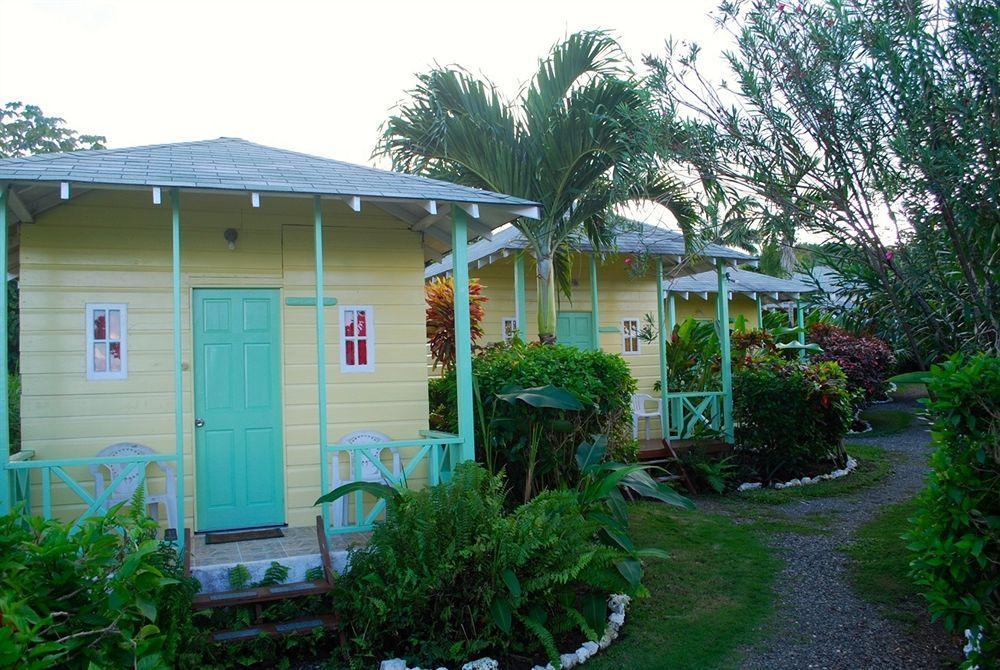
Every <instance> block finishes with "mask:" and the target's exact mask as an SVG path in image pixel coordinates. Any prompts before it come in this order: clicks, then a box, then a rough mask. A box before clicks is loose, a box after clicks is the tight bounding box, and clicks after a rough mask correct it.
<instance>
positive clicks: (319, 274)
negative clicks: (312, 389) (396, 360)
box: [313, 195, 330, 529]
mask: <svg viewBox="0 0 1000 670" xmlns="http://www.w3.org/2000/svg"><path fill="white" fill-rule="evenodd" d="M313 240H314V243H313V246H314V247H315V252H316V259H315V262H316V403H317V406H316V409H317V413H318V419H319V426H318V428H319V430H318V431H317V435H318V437H319V487H320V494H325V493H327V492H328V491H329V490H330V471H329V468H328V464H327V462H326V447H327V440H326V420H327V416H326V323H325V322H324V320H323V303H324V302H325V301H324V298H323V288H324V284H325V282H326V278H325V276H324V273H323V202H322V200H321V199H320V197H319V196H318V195H316V196H313ZM329 507H330V506H329V505H323V508H322V509H323V527H324V529H326V528H329V527H330V519H329V515H330V510H329Z"/></svg>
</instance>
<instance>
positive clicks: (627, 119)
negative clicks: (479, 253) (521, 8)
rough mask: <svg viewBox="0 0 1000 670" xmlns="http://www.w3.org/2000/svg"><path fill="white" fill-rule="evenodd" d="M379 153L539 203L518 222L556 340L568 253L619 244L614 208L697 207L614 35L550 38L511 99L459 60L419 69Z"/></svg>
mask: <svg viewBox="0 0 1000 670" xmlns="http://www.w3.org/2000/svg"><path fill="white" fill-rule="evenodd" d="M410 96H411V99H410V100H409V101H408V102H406V103H404V104H403V105H402V106H401V107H400V108H399V109H398V110H397V112H396V114H394V115H393V116H391V117H390V118H389V120H388V121H387V122H386V124H385V127H384V131H383V135H382V140H381V144H380V146H379V149H378V151H379V152H380V153H382V154H384V155H388V156H389V157H390V158H391V159H392V164H393V167H394V168H395V169H397V170H402V171H405V172H412V173H416V174H422V175H427V176H430V177H437V178H442V179H447V180H450V181H454V182H457V183H460V184H464V185H466V186H475V187H478V188H484V189H488V190H492V191H498V192H501V193H509V194H511V195H516V196H520V197H523V198H527V199H530V200H534V201H537V202H540V203H541V204H542V205H543V206H544V209H543V211H542V219H541V220H533V219H525V218H522V219H518V220H517V221H515V222H514V226H515V227H517V228H518V230H520V231H521V233H522V234H523V235H524V236H525V238H526V239H527V241H528V248H529V251H530V253H531V254H532V255H533V256H534V258H535V261H536V267H537V271H538V276H537V286H538V291H537V295H538V297H539V300H538V334H539V337H540V338H541V339H542V341H546V342H549V341H554V339H555V329H556V286H557V285H558V286H559V288H560V289H561V290H562V292H563V293H565V294H566V295H567V296H568V295H569V293H570V281H571V278H570V263H571V254H570V251H571V250H572V248H573V247H574V244H575V242H577V241H578V240H579V239H580V238H581V237H586V238H587V239H588V240H589V241H590V242H591V243H592V244H593V245H594V248H595V249H597V251H599V252H600V251H603V250H607V249H610V248H611V247H612V246H613V239H614V233H615V225H614V223H613V222H612V221H611V220H610V219H611V218H612V217H611V216H610V215H611V214H612V210H613V209H614V207H615V206H617V205H620V204H623V203H627V202H630V201H635V200H647V201H652V202H656V203H659V204H661V205H663V206H665V207H666V208H668V209H669V210H670V211H671V212H672V213H673V214H674V216H675V217H676V218H677V220H678V222H679V223H680V224H681V225H682V226H685V227H689V226H690V225H692V224H693V221H694V209H693V207H692V206H691V204H690V203H689V202H688V200H687V199H686V198H685V196H684V191H683V189H682V187H681V185H680V184H679V182H677V181H676V180H674V179H673V178H671V177H669V176H667V174H666V173H664V172H663V171H662V170H661V169H660V168H659V165H658V164H657V163H656V161H655V160H653V157H652V155H651V151H650V149H651V146H652V145H651V144H650V143H649V136H648V134H647V132H646V130H647V129H648V127H649V124H648V123H647V120H648V111H649V108H648V104H647V97H646V95H645V94H644V92H643V90H642V88H641V87H640V85H639V83H638V81H637V80H636V78H635V76H634V74H633V72H632V70H631V68H630V65H629V63H628V61H627V59H626V58H625V56H624V54H623V53H622V51H621V48H620V47H619V46H618V44H617V43H616V42H615V40H614V39H613V38H612V37H611V36H610V35H608V34H607V33H605V32H600V31H597V32H578V33H574V34H572V35H570V36H569V37H567V38H566V39H565V40H563V41H561V42H559V43H557V44H556V45H555V46H553V48H552V51H551V53H550V54H549V56H548V57H547V58H545V59H543V60H542V61H541V62H540V63H539V67H538V71H537V72H536V73H535V75H534V77H533V78H532V80H531V81H530V82H529V84H528V85H527V86H526V87H525V88H524V90H523V92H522V93H521V94H520V95H519V96H517V98H515V99H513V100H509V99H507V98H505V97H504V95H503V94H502V93H501V92H500V91H499V90H498V89H497V87H496V86H495V85H494V84H493V83H492V82H490V81H489V80H484V79H477V78H475V77H473V76H472V75H471V74H469V73H468V72H466V71H465V70H462V69H460V68H457V67H449V68H435V69H433V70H431V71H430V72H427V73H425V74H422V75H420V76H419V78H418V82H417V86H416V87H415V88H414V89H413V90H412V91H410Z"/></svg>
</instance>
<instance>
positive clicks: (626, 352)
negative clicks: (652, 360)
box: [621, 316, 642, 356]
mask: <svg viewBox="0 0 1000 670" xmlns="http://www.w3.org/2000/svg"><path fill="white" fill-rule="evenodd" d="M628 321H635V351H629V350H628V349H627V348H626V347H625V340H627V339H628V329H627V328H626V327H625V324H626V323H627V322H628ZM640 323H641V322H640V321H639V319H637V318H635V317H631V316H627V317H625V318H624V319H622V324H621V328H622V356H639V355H641V354H642V338H641V337H639V331H641V330H642V328H641V326H640Z"/></svg>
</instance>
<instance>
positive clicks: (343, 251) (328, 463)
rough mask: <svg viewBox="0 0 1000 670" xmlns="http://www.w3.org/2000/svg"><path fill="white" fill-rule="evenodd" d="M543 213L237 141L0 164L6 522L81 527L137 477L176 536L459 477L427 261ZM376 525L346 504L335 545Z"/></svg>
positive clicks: (463, 442) (289, 521)
mask: <svg viewBox="0 0 1000 670" xmlns="http://www.w3.org/2000/svg"><path fill="white" fill-rule="evenodd" d="M538 216H539V207H538V205H537V204H536V203H533V202H530V201H525V200H521V199H518V198H513V197H510V196H506V195H502V194H497V193H490V192H486V191H481V190H476V189H471V188H466V187H461V186H456V185H454V184H450V183H446V182H441V181H436V180H431V179H423V178H419V177H414V176H410V175H402V174H397V173H393V172H387V171H381V170H376V169H373V168H368V167H361V166H356V165H351V164H348V163H343V162H339V161H334V160H328V159H324V158H318V157H314V156H309V155H305V154H301V153H297V152H292V151H286V150H281V149H274V148H270V147H265V146H261V145H258V144H253V143H251V142H247V141H244V140H240V139H232V138H221V139H218V140H210V141H203V142H188V143H180V144H167V145H158V146H150V147H139V148H131V149H115V150H101V151H81V152H75V153H61V154H46V155H37V156H31V157H27V158H16V159H7V160H2V161H0V221H4V224H5V226H6V227H8V228H9V230H10V235H9V237H10V239H11V240H13V241H14V243H13V244H11V245H10V253H9V256H10V259H9V260H10V262H9V267H13V268H17V272H18V273H19V279H20V328H21V332H20V341H21V360H20V372H21V376H22V388H23V391H22V397H21V422H22V451H21V452H20V453H18V454H14V455H13V456H11V457H10V458H9V459H8V457H7V451H8V449H7V445H6V443H5V444H4V445H3V446H2V451H3V458H2V460H0V469H2V470H3V472H2V473H0V475H2V477H0V512H3V511H6V510H7V509H10V508H11V507H13V506H15V505H17V504H23V505H27V506H30V511H31V512H32V513H36V514H43V515H45V516H56V517H60V518H64V519H76V518H81V517H84V516H87V515H89V514H93V513H95V512H98V511H101V510H103V509H105V508H107V506H108V505H109V504H111V503H113V502H116V501H118V500H120V499H122V498H123V497H127V495H128V494H129V493H130V492H131V491H132V490H134V489H135V488H136V486H137V485H138V484H140V483H143V482H144V481H145V484H146V490H147V501H148V502H150V503H151V507H152V508H154V509H156V510H157V511H158V512H160V513H161V515H162V516H164V517H165V525H166V526H167V527H168V537H174V536H175V533H176V537H177V539H178V540H179V541H183V538H184V532H183V531H184V529H185V528H187V529H194V530H195V531H197V532H202V531H208V532H211V531H227V530H232V529H247V528H256V527H281V526H309V525H311V524H313V523H314V519H315V517H316V514H317V511H318V508H316V507H314V506H313V503H314V501H315V500H316V498H317V497H318V496H319V495H321V494H322V493H324V492H326V491H328V490H330V489H331V488H332V487H333V486H334V485H336V484H339V483H344V482H349V481H353V480H358V479H370V480H378V481H382V480H386V481H394V482H405V483H406V484H407V485H409V486H419V485H421V484H422V483H423V482H427V481H431V482H436V481H440V480H442V479H445V478H447V476H448V473H449V471H450V468H451V467H452V466H453V465H454V463H455V462H457V461H458V460H463V459H468V458H471V457H472V454H473V453H474V451H473V444H472V413H471V412H472V396H471V372H470V370H471V362H470V361H471V358H470V352H469V350H468V347H463V348H460V351H459V365H460V366H461V368H462V370H463V373H462V374H463V383H462V384H461V385H460V389H459V405H460V407H461V408H463V423H462V425H461V426H460V433H459V434H458V435H447V434H440V433H432V432H429V431H428V430H427V428H428V423H427V421H428V408H427V404H428V401H427V379H426V358H425V328H424V300H423V279H424V267H425V264H426V262H427V261H428V260H429V259H431V258H435V257H437V258H439V257H440V256H441V254H442V253H444V252H447V251H449V250H451V249H452V248H453V247H454V248H456V249H459V250H460V251H459V253H460V254H461V253H462V252H463V251H464V250H465V248H466V243H467V241H468V240H469V239H470V238H472V237H478V236H483V235H485V236H489V235H491V231H492V230H493V229H495V228H497V227H498V226H501V225H503V224H505V223H507V222H509V221H511V220H513V219H515V218H517V217H538ZM3 252H4V254H7V253H8V251H7V249H6V248H4V249H3ZM460 274H462V273H460ZM460 281H467V279H465V280H463V279H461V277H460ZM457 311H458V314H459V319H460V317H461V315H462V313H463V310H462V309H460V308H459V309H458V310H457ZM464 313H465V315H466V318H465V324H464V328H465V329H466V330H467V329H468V323H467V321H468V318H467V316H468V310H467V308H466V309H465V310H464ZM462 327H463V324H462V323H461V319H460V321H459V329H461V328H462ZM467 339H468V338H466V340H467ZM3 359H4V361H6V357H3ZM4 388H6V387H4ZM4 402H5V401H4ZM4 416H6V414H5V413H4ZM0 435H2V436H3V439H4V440H6V439H7V427H6V426H2V427H0ZM373 445H375V446H373ZM357 503H361V504H357ZM379 509H380V508H379V507H378V504H377V503H376V502H375V501H373V500H369V499H368V498H363V499H362V498H361V497H360V494H359V496H358V497H354V496H352V498H351V499H350V500H346V499H345V501H344V504H343V505H333V506H330V508H327V509H324V513H325V514H326V526H327V530H328V531H329V532H330V533H337V532H344V531H355V530H363V529H365V528H368V527H370V525H371V523H372V521H373V520H374V519H375V518H377V515H378V513H379Z"/></svg>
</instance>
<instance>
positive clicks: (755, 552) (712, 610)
mask: <svg viewBox="0 0 1000 670" xmlns="http://www.w3.org/2000/svg"><path fill="white" fill-rule="evenodd" d="M632 535H633V539H634V540H635V542H636V546H640V547H658V548H661V549H664V550H666V551H667V552H669V553H670V559H669V560H662V559H649V560H648V561H646V570H647V572H646V577H645V580H644V581H645V583H646V585H647V586H648V588H649V591H650V594H651V595H650V597H649V598H644V599H641V600H636V601H633V603H632V606H631V607H630V608H629V612H628V619H627V622H626V624H625V628H624V629H623V630H622V637H621V638H620V639H619V640H618V642H616V643H615V644H613V645H612V646H611V647H610V648H609V649H607V650H606V651H604V652H601V653H600V654H599V655H597V656H596V657H594V659H593V660H592V661H590V662H588V663H587V665H586V667H587V668H588V670H622V668H636V669H638V668H671V669H674V670H683V669H684V668H699V669H703V668H716V667H734V666H738V665H739V663H738V661H739V659H738V653H737V649H738V648H739V647H741V646H742V645H745V644H748V643H750V642H753V641H754V640H756V639H757V636H758V635H762V634H763V633H764V631H762V630H761V629H762V626H761V624H763V623H764V622H765V621H766V620H767V619H768V617H769V616H770V614H771V612H772V609H773V596H772V591H771V583H772V580H773V579H774V576H775V574H776V573H777V571H778V570H779V567H780V564H779V561H778V560H777V559H776V558H774V556H772V555H771V553H770V551H769V550H768V549H767V547H766V546H765V545H764V543H763V542H762V541H761V540H760V538H759V537H758V536H757V534H756V533H755V532H754V531H753V530H752V529H751V528H749V527H746V526H740V525H737V524H735V523H733V522H732V521H731V520H729V519H727V518H726V517H723V516H720V515H717V514H709V513H705V512H699V511H695V512H681V511H677V510H674V509H672V508H669V507H666V506H664V505H660V504H656V503H637V504H636V505H634V506H633V508H632Z"/></svg>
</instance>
